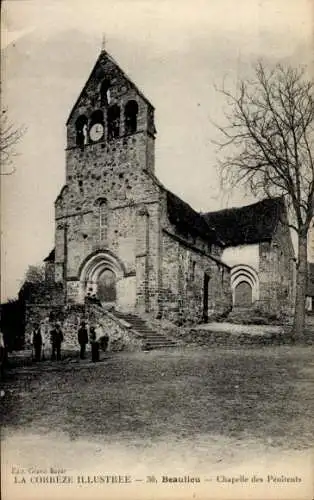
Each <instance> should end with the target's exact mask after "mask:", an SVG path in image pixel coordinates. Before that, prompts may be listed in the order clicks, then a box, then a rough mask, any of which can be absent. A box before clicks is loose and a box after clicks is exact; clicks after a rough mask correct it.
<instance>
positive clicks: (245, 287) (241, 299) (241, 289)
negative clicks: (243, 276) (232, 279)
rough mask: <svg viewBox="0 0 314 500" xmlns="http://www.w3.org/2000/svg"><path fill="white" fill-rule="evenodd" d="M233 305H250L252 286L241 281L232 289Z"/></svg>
mask: <svg viewBox="0 0 314 500" xmlns="http://www.w3.org/2000/svg"><path fill="white" fill-rule="evenodd" d="M234 305H235V306H237V307H250V306H251V305H252V287H251V285H250V284H249V283H248V282H246V281H241V282H240V283H239V284H238V285H237V286H236V287H235V291H234Z"/></svg>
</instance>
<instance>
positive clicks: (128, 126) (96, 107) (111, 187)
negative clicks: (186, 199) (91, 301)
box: [55, 48, 159, 306]
mask: <svg viewBox="0 0 314 500" xmlns="http://www.w3.org/2000/svg"><path fill="white" fill-rule="evenodd" d="M66 127H67V144H66V183H65V185H64V187H63V188H62V190H61V192H60V194H59V196H58V197H57V199H56V202H55V222H56V228H55V280H56V281H57V282H62V283H63V284H64V288H65V290H66V301H82V300H84V297H85V296H86V294H88V293H89V292H91V293H92V294H93V293H95V292H96V293H100V291H101V290H107V288H108V287H107V281H108V279H109V275H110V276H111V277H112V276H114V277H115V280H116V281H115V283H116V287H117V289H116V297H117V301H118V302H119V303H121V302H123V301H125V300H131V299H130V297H133V299H132V300H133V306H134V301H135V297H136V293H137V292H136V290H137V288H136V287H137V285H136V277H135V275H136V273H137V268H139V269H140V267H141V266H142V264H139V262H140V260H141V259H142V260H143V259H144V257H143V252H141V253H140V254H139V255H138V254H137V253H136V252H137V244H138V240H139V239H141V237H142V236H141V235H142V227H141V225H140V223H139V220H141V221H142V219H141V218H140V216H138V211H139V209H140V208H141V207H142V206H143V205H145V203H148V204H150V205H149V206H151V204H152V203H157V202H158V199H159V198H158V196H159V194H158V193H159V191H158V189H159V188H158V187H157V186H156V183H155V180H154V178H153V176H152V175H150V174H154V156H155V155H154V150H155V144H154V143H155V134H156V130H155V124H154V108H153V106H152V105H151V103H150V102H149V101H148V99H147V98H146V97H145V96H144V95H143V93H142V92H141V91H140V90H139V89H138V88H137V86H136V85H135V84H134V83H133V82H132V81H131V80H130V78H129V77H128V76H127V75H126V74H125V73H124V71H123V70H122V69H121V68H120V67H119V66H118V64H117V63H116V62H115V61H114V59H113V58H112V57H111V56H110V55H109V54H108V53H107V52H106V50H104V48H103V49H102V51H101V53H100V54H99V57H98V59H97V61H96V64H95V66H94V68H93V69H92V72H91V74H90V76H89V78H88V79H87V82H86V84H85V85H84V87H83V89H82V91H81V93H80V95H79V96H78V99H77V101H76V103H75V104H74V106H73V108H72V110H71V112H70V115H69V118H68V121H67V123H66ZM154 215H155V214H154ZM145 220H146V219H145ZM152 220H153V219H152ZM142 222H143V224H144V225H145V221H144V220H143V221H142ZM154 223H155V222H154ZM156 224H157V222H156ZM145 234H146V233H145ZM146 239H147V238H146ZM145 241H146V240H145ZM146 260H147V259H146ZM141 262H142V261H141ZM145 262H146V261H145ZM145 266H146V264H145ZM145 266H144V267H145ZM142 267H143V266H142ZM146 267H147V266H146ZM146 267H145V269H146ZM101 273H104V276H102V274H101ZM110 273H111V274H110ZM137 274H138V275H139V276H140V271H139V272H138V273H137ZM143 276H144V275H143ZM145 276H146V275H145ZM145 276H144V277H143V280H144V278H145ZM105 278H106V280H107V281H106V280H105ZM110 279H111V278H110ZM109 281H110V280H109ZM129 283H131V284H129ZM105 285H106V286H105ZM106 287H107V288H106ZM140 287H142V282H139V284H138V288H140ZM109 288H110V287H109ZM139 293H140V292H139ZM112 296H114V294H112Z"/></svg>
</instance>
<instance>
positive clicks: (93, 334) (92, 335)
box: [89, 326, 99, 363]
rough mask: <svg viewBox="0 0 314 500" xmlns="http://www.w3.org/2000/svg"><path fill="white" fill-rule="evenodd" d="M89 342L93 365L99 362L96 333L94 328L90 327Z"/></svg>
mask: <svg viewBox="0 0 314 500" xmlns="http://www.w3.org/2000/svg"><path fill="white" fill-rule="evenodd" d="M89 340H90V343H91V347H92V361H93V363H96V362H97V361H99V342H98V341H97V338H96V331H95V327H94V326H91V327H90V329H89Z"/></svg>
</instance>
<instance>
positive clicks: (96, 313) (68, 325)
mask: <svg viewBox="0 0 314 500" xmlns="http://www.w3.org/2000/svg"><path fill="white" fill-rule="evenodd" d="M49 315H50V317H53V318H54V320H57V321H58V322H59V323H60V325H61V329H62V332H63V336H64V341H63V343H62V349H66V350H75V349H77V350H78V349H79V344H78V340H77V333H78V329H79V326H80V324H81V322H82V321H85V323H86V326H87V329H88V330H89V327H90V326H96V325H100V326H101V327H102V329H103V332H104V334H107V335H108V336H109V344H108V351H123V350H125V351H140V350H141V348H142V341H141V338H140V337H139V336H138V335H136V334H135V333H134V332H133V331H132V330H131V328H130V327H129V326H128V325H127V324H126V323H125V322H124V321H121V320H119V319H118V318H115V317H114V316H113V315H112V314H111V313H110V312H107V311H104V310H103V309H102V308H101V307H99V306H97V305H94V304H93V305H88V306H84V305H82V306H78V305H76V306H70V307H68V308H63V309H62V310H60V307H59V306H51V305H47V304H42V305H29V306H28V307H27V314H26V326H25V338H26V345H30V344H31V341H32V332H33V328H34V323H40V324H41V327H42V334H43V337H44V342H45V346H46V348H48V349H49V347H50V331H51V330H52V328H53V325H54V323H53V322H52V321H48V318H49ZM87 350H90V345H89V344H88V346H87Z"/></svg>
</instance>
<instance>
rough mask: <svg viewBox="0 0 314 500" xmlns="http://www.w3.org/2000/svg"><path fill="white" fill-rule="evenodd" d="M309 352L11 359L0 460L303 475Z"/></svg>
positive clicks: (281, 349)
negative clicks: (36, 361)
mask: <svg viewBox="0 0 314 500" xmlns="http://www.w3.org/2000/svg"><path fill="white" fill-rule="evenodd" d="M313 352H314V348H313V346H304V347H301V346H298V347H297V346H293V347H292V346H276V347H250V348H249V347H247V348H245V349H244V348H241V347H239V348H217V347H216V348H212V349H206V350H204V349H202V348H194V349H187V348H185V349H181V350H180V349H175V350H169V351H152V352H148V353H145V352H139V353H116V354H114V353H112V354H107V355H106V357H105V359H104V360H103V361H102V362H100V363H99V364H96V365H95V364H92V363H90V362H83V364H80V363H78V362H77V363H70V362H63V363H62V362H61V363H59V364H58V363H57V362H55V363H52V362H45V363H41V365H40V367H39V368H37V367H36V365H32V366H29V367H24V368H22V367H20V368H18V369H15V370H12V372H8V375H7V379H6V381H5V390H6V394H5V396H4V397H3V398H2V403H1V410H2V429H3V431H2V439H3V450H4V453H5V454H4V456H5V459H6V462H8V463H9V464H15V465H19V466H21V465H24V466H26V465H27V466H37V467H38V466H41V467H45V466H50V465H52V464H54V465H59V466H62V467H66V468H67V469H70V470H74V469H75V470H81V471H84V472H86V470H88V471H89V470H93V471H95V467H96V469H97V467H99V466H100V464H101V466H102V470H104V468H105V469H106V471H108V470H109V469H110V470H112V471H115V472H116V473H117V472H118V473H120V472H121V471H128V472H130V473H132V474H133V475H134V474H135V475H136V474H137V475H139V476H141V477H142V476H143V474H144V476H145V477H146V474H155V475H156V477H161V476H162V475H163V474H171V475H178V474H181V475H184V474H185V475H192V476H193V475H194V476H195V475H200V474H205V475H206V474H207V475H208V474H209V475H210V476H211V475H212V474H213V473H215V474H216V473H218V472H219V471H220V473H224V474H226V471H231V470H238V471H240V472H241V471H242V472H244V473H245V472H246V471H248V470H250V471H252V470H254V471H255V470H256V471H257V472H259V473H260V474H261V473H265V474H266V469H265V467H266V465H265V464H267V471H269V470H271V468H272V467H275V468H276V467H277V465H278V464H281V465H280V468H281V469H280V470H281V474H285V473H286V474H287V473H288V472H285V471H288V469H289V467H290V465H291V467H292V468H291V474H292V473H293V474H294V475H295V474H296V473H297V470H300V471H301V472H302V474H305V476H306V474H307V469H309V464H310V461H309V460H310V458H309V457H310V449H311V447H312V445H313V441H314V427H313V424H312V416H313V414H314V358H313ZM276 464H277V465H276ZM289 464H290V465H289ZM239 467H240V469H239ZM276 470H277V469H276ZM289 470H290V469H289ZM214 471H215V472H214ZM217 471H218V472H217ZM262 471H264V472H262ZM301 472H300V474H301ZM93 473H95V472H93ZM305 476H304V478H303V482H305V481H306V479H305ZM210 480H211V479H210ZM36 498H37V497H36ZM106 498H108V497H106ZM117 498H119V497H117ZM208 498H210V497H208ZM278 498H279V497H278Z"/></svg>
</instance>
